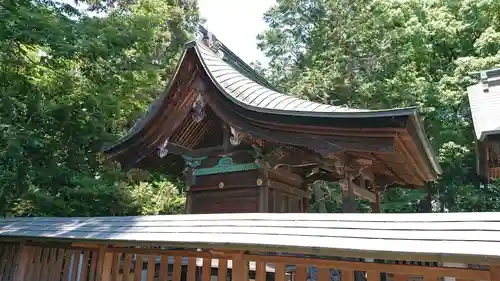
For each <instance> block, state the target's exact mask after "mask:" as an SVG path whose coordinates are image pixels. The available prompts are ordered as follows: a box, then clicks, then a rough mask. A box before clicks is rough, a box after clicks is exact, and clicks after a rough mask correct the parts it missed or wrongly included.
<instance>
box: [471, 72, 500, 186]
mask: <svg viewBox="0 0 500 281" xmlns="http://www.w3.org/2000/svg"><path fill="white" fill-rule="evenodd" d="M467 92H468V96H469V103H470V108H471V113H472V120H473V123H474V132H475V135H476V147H477V164H478V165H477V172H478V174H479V176H480V177H481V179H482V180H483V181H484V182H488V181H489V180H493V179H498V178H500V110H499V109H500V69H498V68H497V69H490V70H486V71H481V72H480V80H479V82H478V83H477V84H475V85H473V86H470V87H469V88H467Z"/></svg>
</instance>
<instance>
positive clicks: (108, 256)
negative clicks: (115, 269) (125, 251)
mask: <svg viewBox="0 0 500 281" xmlns="http://www.w3.org/2000/svg"><path fill="white" fill-rule="evenodd" d="M114 255H115V254H114V253H104V260H103V263H102V275H101V279H100V280H98V281H111V268H112V266H113V257H114Z"/></svg>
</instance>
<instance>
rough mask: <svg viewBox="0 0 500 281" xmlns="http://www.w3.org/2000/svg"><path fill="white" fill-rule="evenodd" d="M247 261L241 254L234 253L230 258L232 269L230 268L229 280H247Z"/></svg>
mask: <svg viewBox="0 0 500 281" xmlns="http://www.w3.org/2000/svg"><path fill="white" fill-rule="evenodd" d="M245 263H248V261H245V259H244V258H243V255H242V254H238V255H234V256H233V259H232V269H231V280H234V281H236V280H238V281H240V280H241V281H247V280H248V274H245V273H246V270H245V268H246V265H245Z"/></svg>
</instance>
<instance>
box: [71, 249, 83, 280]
mask: <svg viewBox="0 0 500 281" xmlns="http://www.w3.org/2000/svg"><path fill="white" fill-rule="evenodd" d="M81 257H82V251H81V250H80V249H78V250H77V249H75V250H73V267H72V268H71V281H77V278H78V268H79V267H80V259H81Z"/></svg>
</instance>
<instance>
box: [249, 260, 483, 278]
mask: <svg viewBox="0 0 500 281" xmlns="http://www.w3.org/2000/svg"><path fill="white" fill-rule="evenodd" d="M245 259H247V260H254V261H258V260H264V261H267V262H270V263H275V262H283V263H289V264H295V265H304V266H309V265H310V264H315V265H317V266H318V267H327V268H340V269H342V270H344V269H348V270H351V271H353V270H356V271H380V272H398V273H400V274H405V275H418V276H420V275H422V272H426V273H427V274H431V275H435V276H454V277H456V278H461V279H473V280H489V279H490V274H489V272H488V271H485V270H478V269H467V268H451V267H434V266H418V265H403V264H380V263H365V262H354V261H338V260H324V259H314V258H298V257H284V256H260V255H245Z"/></svg>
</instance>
